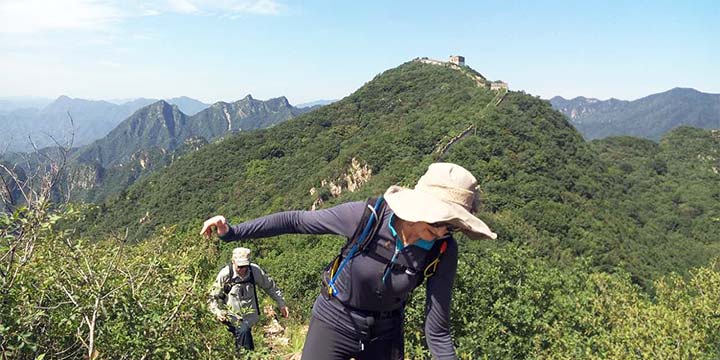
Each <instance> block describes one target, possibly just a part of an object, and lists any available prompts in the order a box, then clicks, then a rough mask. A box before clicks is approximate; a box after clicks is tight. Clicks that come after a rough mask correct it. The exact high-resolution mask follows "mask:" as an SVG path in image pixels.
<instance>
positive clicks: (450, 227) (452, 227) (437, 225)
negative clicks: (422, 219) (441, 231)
mask: <svg viewBox="0 0 720 360" xmlns="http://www.w3.org/2000/svg"><path fill="white" fill-rule="evenodd" d="M430 226H432V227H434V228H441V227H443V226H444V227H445V230H447V232H449V233H453V232H456V231H458V230H460V228H459V227H457V226H456V225H453V224H450V223H447V222H436V223H432V224H430Z"/></svg>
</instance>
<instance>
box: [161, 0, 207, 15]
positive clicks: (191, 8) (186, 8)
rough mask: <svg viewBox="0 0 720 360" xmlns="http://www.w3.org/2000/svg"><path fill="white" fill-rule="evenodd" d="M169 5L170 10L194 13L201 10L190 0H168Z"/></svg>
mask: <svg viewBox="0 0 720 360" xmlns="http://www.w3.org/2000/svg"><path fill="white" fill-rule="evenodd" d="M168 6H169V10H170V11H175V12H179V13H184V14H192V13H197V12H199V11H200V9H199V8H198V7H197V6H195V5H194V4H193V3H192V2H190V0H168Z"/></svg>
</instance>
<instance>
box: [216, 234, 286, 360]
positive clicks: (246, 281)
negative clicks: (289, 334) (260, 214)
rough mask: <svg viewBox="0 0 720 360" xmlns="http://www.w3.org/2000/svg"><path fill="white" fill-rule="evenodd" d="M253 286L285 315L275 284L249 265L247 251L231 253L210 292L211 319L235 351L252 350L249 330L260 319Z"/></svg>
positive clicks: (254, 265)
mask: <svg viewBox="0 0 720 360" xmlns="http://www.w3.org/2000/svg"><path fill="white" fill-rule="evenodd" d="M256 286H258V287H260V288H262V289H263V290H264V291H265V293H267V294H268V295H269V296H270V297H271V298H272V299H273V300H275V302H276V303H277V304H278V307H279V308H280V312H281V313H282V315H283V316H284V317H288V316H289V311H288V308H287V306H285V299H283V296H282V292H281V291H280V289H278V287H277V285H276V284H275V281H273V279H272V278H270V277H269V276H268V275H267V274H265V271H263V269H261V268H260V267H259V266H258V265H256V264H253V263H251V262H250V249H247V248H242V247H241V248H236V249H234V250H233V254H232V259H231V263H230V264H228V265H227V266H224V267H223V268H222V270H220V273H219V274H218V275H217V278H216V279H215V283H214V284H213V287H212V290H211V291H210V299H209V306H210V311H211V312H212V313H213V314H215V317H216V318H217V319H218V321H220V322H221V323H223V324H224V325H225V326H227V329H228V331H230V333H232V334H233V336H234V337H235V350H236V351H238V352H240V351H241V350H242V348H245V349H247V350H254V349H255V346H254V344H253V339H252V332H251V331H250V330H251V327H252V326H253V325H255V324H256V323H257V322H258V321H259V320H260V311H259V308H258V306H259V305H258V299H257V293H256Z"/></svg>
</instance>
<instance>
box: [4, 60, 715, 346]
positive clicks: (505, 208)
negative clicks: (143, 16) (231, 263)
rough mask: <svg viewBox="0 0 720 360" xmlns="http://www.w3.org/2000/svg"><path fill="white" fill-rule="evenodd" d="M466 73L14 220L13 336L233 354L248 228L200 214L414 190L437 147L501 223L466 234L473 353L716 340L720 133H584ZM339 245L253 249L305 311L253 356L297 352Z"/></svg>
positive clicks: (460, 325)
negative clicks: (236, 287)
mask: <svg viewBox="0 0 720 360" xmlns="http://www.w3.org/2000/svg"><path fill="white" fill-rule="evenodd" d="M467 71H469V70H468V69H464V68H463V69H461V70H454V69H450V68H447V67H444V66H438V65H428V64H420V63H417V62H410V63H406V64H403V65H401V66H399V67H397V68H394V69H391V70H388V71H386V72H384V73H382V74H380V75H378V76H377V77H375V78H374V79H373V80H371V81H370V82H368V83H367V84H365V85H364V86H363V87H361V88H360V89H358V90H357V91H356V92H355V93H353V94H352V95H350V96H348V97H346V98H344V99H342V100H340V101H337V102H335V103H333V104H330V105H327V106H325V107H323V108H320V109H317V110H315V111H313V112H310V113H307V114H304V115H302V116H299V117H297V118H294V119H292V120H290V121H287V122H284V123H282V124H278V125H276V126H275V127H273V128H272V129H266V130H259V131H255V132H251V133H240V134H237V135H235V136H232V137H228V138H226V139H225V140H223V141H221V142H217V143H213V144H209V145H207V146H204V147H203V148H201V149H200V150H198V151H196V152H191V153H187V154H185V155H183V156H181V157H180V158H178V159H177V160H176V161H175V162H174V163H173V164H172V165H171V166H169V167H167V168H164V169H162V170H159V171H157V172H155V173H153V174H151V175H150V176H147V177H145V178H143V179H142V180H140V181H139V182H137V183H135V184H134V185H132V186H131V187H130V188H128V189H127V190H126V191H123V192H122V193H121V194H119V195H118V196H115V197H112V198H111V199H109V200H108V201H106V202H105V203H102V204H99V205H98V206H96V207H89V208H87V209H79V210H74V209H73V208H70V209H57V210H52V209H45V208H31V209H29V210H23V211H18V212H16V213H15V214H12V215H11V216H5V217H3V218H2V219H3V227H2V228H3V229H4V230H3V231H4V233H3V234H2V235H4V236H5V238H6V239H8V240H7V241H8V244H28V243H31V242H32V243H33V244H34V246H35V247H34V248H33V249H34V250H32V251H34V253H33V254H32V256H29V257H26V258H27V259H28V260H26V261H25V262H20V261H18V260H15V261H14V262H13V261H7V258H3V261H6V263H3V267H4V268H5V267H6V265H7V268H8V269H16V270H14V271H15V272H14V274H16V275H14V277H12V279H13V281H12V283H11V284H10V285H12V286H8V285H6V287H5V289H6V291H5V292H4V293H3V297H4V298H3V301H4V304H9V305H10V306H3V310H2V312H1V313H0V316H1V317H0V319H2V324H3V325H2V327H0V335H1V336H2V342H1V345H2V348H3V351H6V352H7V353H8V354H10V355H11V356H17V357H20V358H32V357H34V356H38V355H40V354H47V356H48V357H59V356H60V355H58V354H60V353H61V352H62V353H64V354H78V356H79V354H83V353H84V354H88V356H89V357H95V358H122V357H127V358H141V357H145V358H148V357H179V358H207V359H212V358H228V357H230V353H231V351H232V343H231V340H230V336H229V335H228V334H227V333H226V332H225V330H224V329H223V328H222V326H220V325H219V324H217V323H215V322H214V320H213V318H212V316H211V315H210V314H209V313H208V312H207V310H206V308H205V296H206V291H207V288H208V286H209V284H210V282H211V281H212V279H213V278H214V276H215V274H216V273H217V271H218V270H219V269H220V267H221V266H223V265H224V264H225V263H227V261H228V259H229V256H230V252H231V249H232V248H233V247H234V246H236V245H237V244H221V243H220V242H219V240H217V239H212V240H211V241H206V240H203V239H201V238H200V237H199V236H198V235H197V232H198V231H199V226H200V224H201V222H202V220H204V219H205V218H207V217H209V216H212V215H215V214H224V215H226V216H228V217H229V218H230V219H231V221H232V222H238V221H242V220H245V219H249V218H252V217H255V216H259V215H263V214H267V213H270V212H273V211H279V210H286V209H310V208H312V207H313V206H314V207H327V206H332V205H334V204H337V203H340V202H344V201H348V200H356V199H364V198H366V197H367V196H370V195H375V194H379V193H382V192H383V191H384V190H385V188H387V187H388V186H389V185H392V184H402V185H407V186H411V185H412V184H414V182H415V181H416V180H417V179H418V177H419V176H420V175H421V174H422V173H423V172H424V171H425V169H426V168H427V165H428V164H430V163H431V162H433V161H440V160H442V161H451V162H455V163H458V164H460V165H462V166H464V167H466V168H467V169H469V170H470V171H471V172H472V173H474V174H475V175H476V176H477V178H478V181H479V183H480V186H481V189H482V203H481V206H480V212H479V213H478V215H479V216H480V217H481V218H483V219H484V220H486V221H487V222H488V223H489V225H490V226H491V228H493V229H494V230H495V232H497V233H498V235H499V238H498V240H497V241H494V242H489V241H485V242H479V241H470V240H468V239H466V238H464V237H460V238H459V246H460V259H459V271H458V277H457V279H456V284H455V289H454V294H453V297H454V302H453V312H452V331H453V337H454V340H455V342H456V345H457V349H458V355H459V356H460V357H461V358H463V359H481V358H506V359H515V358H539V359H544V358H547V359H576V358H592V359H627V358H667V359H671V358H672V359H686V358H697V359H712V358H716V357H717V356H720V345H719V344H720V337H719V336H720V335H719V334H720V309H719V308H718V306H717V301H718V299H720V286H718V284H720V265H718V260H713V259H714V258H715V257H717V256H718V254H720V246H719V245H718V244H720V238H718V237H719V236H720V235H719V234H718V232H715V231H712V230H711V229H713V228H717V225H718V222H720V207H719V205H718V204H719V202H718V200H720V186H718V185H720V182H719V181H720V176H719V175H718V168H720V163H719V162H718V159H719V158H720V154H718V152H719V149H720V144H719V142H720V136H719V135H718V133H717V132H711V131H707V130H699V129H692V128H681V129H678V130H676V131H674V132H672V133H670V134H669V135H667V136H666V137H665V139H664V140H663V141H661V142H660V144H656V143H652V142H649V141H644V140H639V139H633V138H610V139H606V140H602V141H596V142H591V143H587V142H585V141H584V140H583V139H582V137H581V135H580V134H579V133H578V132H577V131H575V129H574V128H573V127H572V126H571V125H570V124H569V123H568V121H567V120H566V119H565V117H564V116H563V115H562V114H560V113H558V112H556V111H554V110H553V109H552V108H551V107H550V105H549V104H548V103H547V102H545V101H542V100H540V99H538V98H535V97H532V96H529V95H527V94H524V93H520V92H509V93H507V94H505V93H497V92H493V91H490V90H488V89H486V88H485V87H481V86H478V84H477V83H476V82H475V81H474V80H472V79H471V78H470V77H468V76H467V75H466V72H467ZM34 224H40V225H41V226H31V225H34ZM343 242H344V239H339V238H337V237H329V236H295V235H286V236H279V237H275V238H270V239H263V240H253V241H248V242H246V243H245V244H246V245H247V246H249V247H251V248H252V249H253V251H254V255H255V261H257V262H258V263H259V264H260V265H261V266H263V267H264V268H265V269H266V270H267V271H268V273H269V274H271V275H272V276H273V277H274V278H275V279H276V280H277V282H278V283H279V285H280V287H281V288H282V289H283V290H284V291H285V294H286V297H287V299H288V303H289V306H290V307H291V311H292V312H293V317H292V318H291V319H290V320H289V321H287V322H285V325H286V326H287V328H286V330H285V335H286V336H287V339H286V340H287V343H282V344H278V343H275V342H273V340H272V339H271V338H270V337H267V336H265V334H264V333H263V332H262V330H261V328H258V329H254V331H255V335H256V336H258V338H257V339H256V344H260V345H261V346H260V348H259V350H258V352H257V357H259V358H267V359H277V358H288V357H289V356H291V355H292V354H294V353H297V352H298V351H300V348H301V347H302V340H303V330H302V327H301V326H302V324H307V321H308V319H309V311H310V306H311V304H312V301H313V300H314V298H315V296H316V294H317V291H318V288H319V279H320V278H319V273H320V271H321V269H322V268H323V267H324V266H325V265H326V264H327V262H328V261H329V260H330V259H331V258H332V256H333V255H334V254H335V253H336V252H337V251H338V249H339V247H340V245H341V244H342V243H343ZM17 248H18V249H28V247H27V246H25V247H22V246H18V247H17ZM3 250H5V248H3ZM49 259H54V260H55V262H54V263H53V264H54V266H52V267H48V266H43V265H44V264H46V263H47V261H48V260H49ZM11 273H13V272H9V271H5V272H4V274H11ZM88 274H92V275H88ZM4 276H5V279H10V277H8V276H6V275H4ZM49 278H54V279H59V280H58V281H48V280H43V279H49ZM5 284H8V280H6V282H5ZM423 297H424V291H416V294H415V296H414V299H413V301H412V302H411V304H410V306H409V307H408V309H407V313H406V357H407V358H410V359H416V358H426V357H427V356H428V352H427V350H426V349H425V345H424V338H423V335H422V331H421V329H422V311H423V304H424V299H423ZM266 300H267V299H266ZM155 304H162V306H157V305H155ZM264 322H265V324H268V323H269V322H271V319H267V318H266V319H265V320H264ZM91 324H92V326H91ZM90 339H93V341H94V343H93V344H94V345H93V346H90V343H89V340H90ZM94 351H97V354H95V353H94Z"/></svg>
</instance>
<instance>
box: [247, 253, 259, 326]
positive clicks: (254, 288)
mask: <svg viewBox="0 0 720 360" xmlns="http://www.w3.org/2000/svg"><path fill="white" fill-rule="evenodd" d="M252 265H253V264H252V263H250V265H248V271H250V283H251V284H252V286H253V296H254V297H255V302H254V303H253V304H254V305H255V312H257V314H258V316H260V307H259V305H258V298H257V286H255V275H253V268H252Z"/></svg>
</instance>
